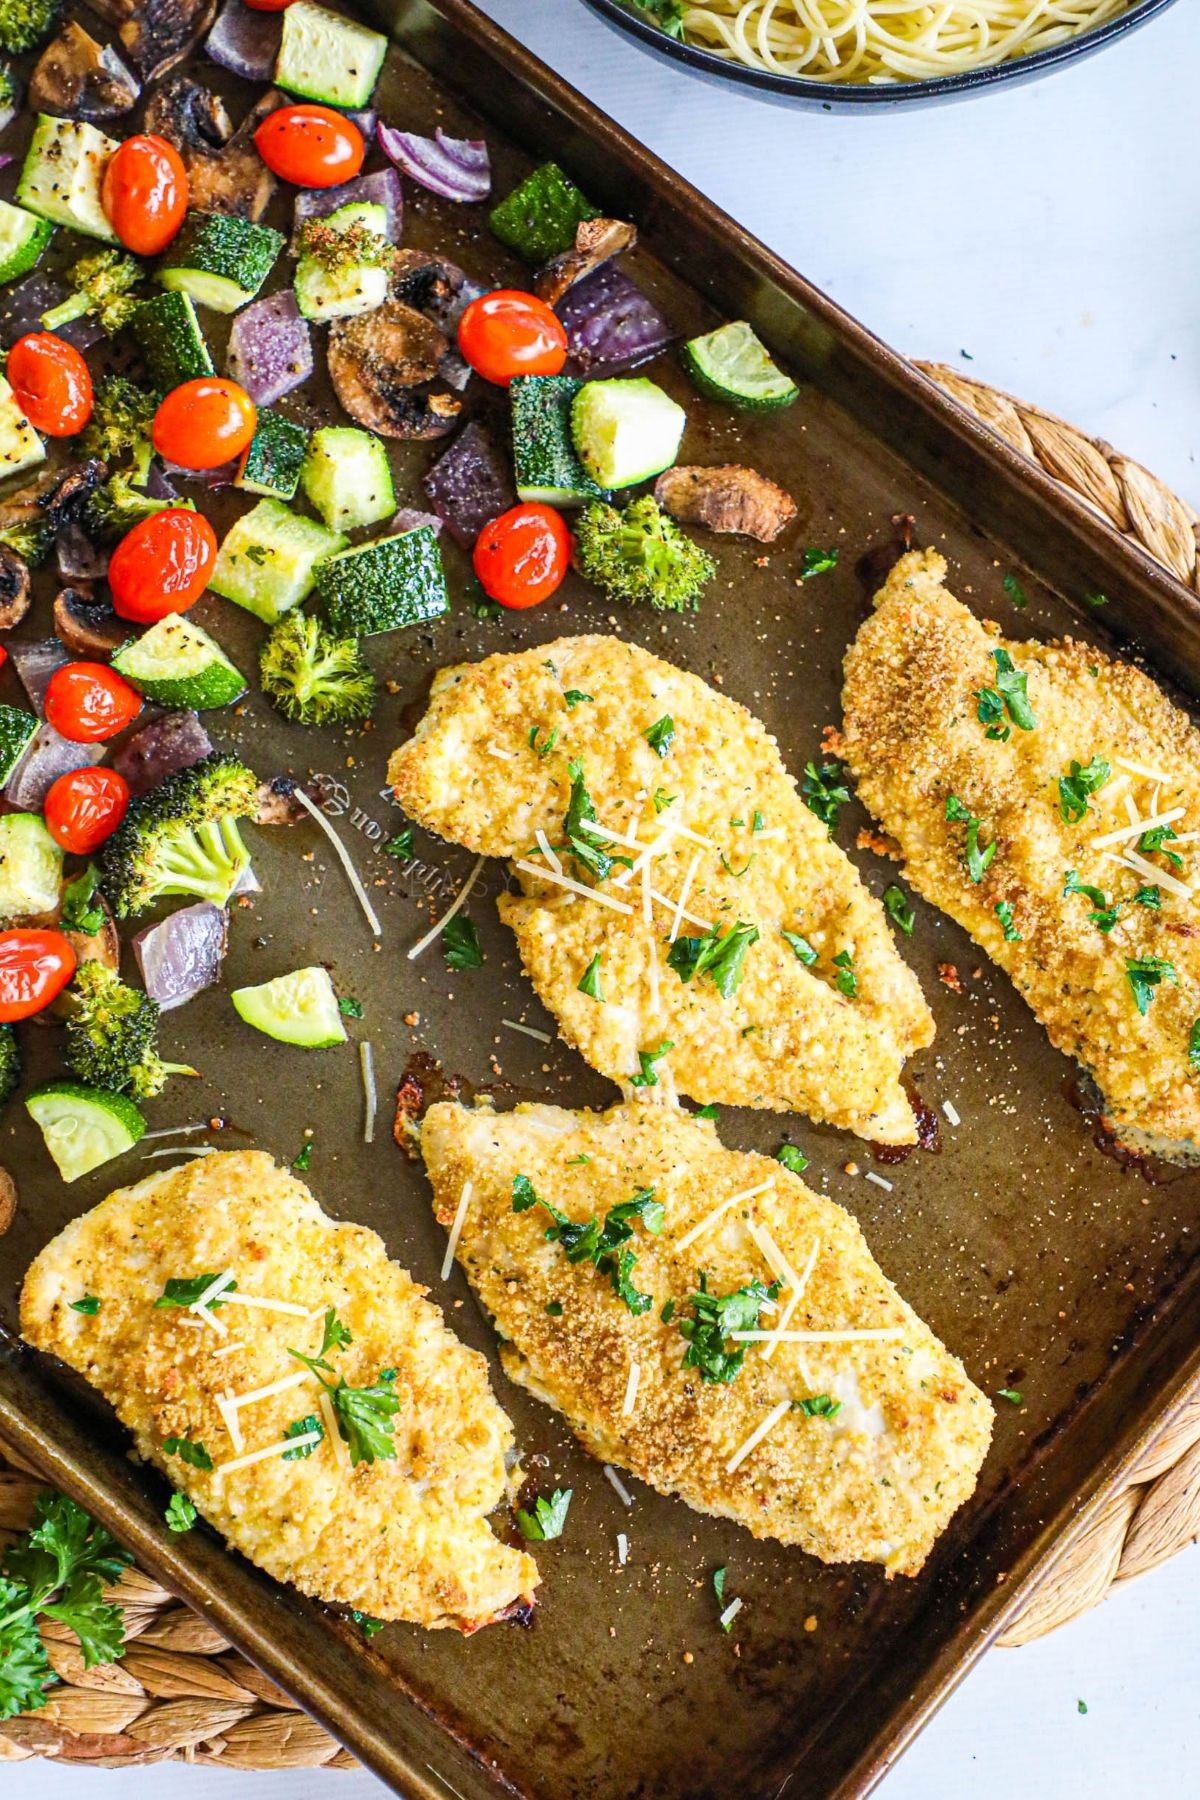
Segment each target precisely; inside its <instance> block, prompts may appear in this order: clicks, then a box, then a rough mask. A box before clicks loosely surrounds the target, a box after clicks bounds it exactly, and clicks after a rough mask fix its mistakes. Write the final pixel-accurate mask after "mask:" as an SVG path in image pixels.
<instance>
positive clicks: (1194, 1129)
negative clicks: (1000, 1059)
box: [844, 551, 1200, 1161]
mask: <svg viewBox="0 0 1200 1800" xmlns="http://www.w3.org/2000/svg"><path fill="white" fill-rule="evenodd" d="M945 571H946V565H945V562H944V561H943V559H942V558H941V557H940V556H938V555H936V554H935V553H933V552H925V553H921V552H916V551H914V552H912V553H910V554H909V555H907V556H904V557H902V558H901V559H900V561H899V562H898V563H897V564H896V567H895V568H894V569H893V570H892V573H891V575H890V576H889V577H888V580H887V583H886V585H885V586H884V588H883V590H882V591H881V592H880V594H879V595H878V596H877V598H876V602H875V612H874V614H873V616H872V617H871V618H870V619H869V620H868V621H867V623H866V624H865V625H864V626H863V627H862V629H861V631H860V632H859V634H858V637H857V638H856V640H855V642H854V644H853V645H852V647H851V649H850V652H849V654H848V656H847V658H846V685H845V696H844V698H845V709H846V726H845V754H846V758H847V760H848V762H849V765H850V768H851V770H852V772H853V774H854V777H855V779H856V781H857V784H858V793H859V796H860V798H861V799H862V801H863V803H864V805H866V806H867V807H868V809H869V810H870V811H871V812H872V813H873V814H874V815H875V817H876V818H877V819H878V820H879V823H880V825H881V826H882V828H883V830H884V831H885V832H886V833H887V834H888V836H889V837H890V838H892V839H893V840H894V841H895V843H896V844H897V845H898V846H899V849H900V852H901V854H902V856H903V858H904V864H905V875H906V877H907V879H908V880H909V881H910V882H911V883H912V885H913V886H914V887H915V888H916V889H917V891H918V892H919V893H921V894H923V895H924V896H925V898H926V899H927V900H929V901H930V902H931V903H932V904H933V905H934V906H937V907H940V908H941V910H942V911H943V912H946V913H949V914H950V916H951V917H952V918H954V919H956V920H957V921H958V923H959V924H960V925H962V926H964V927H965V928H966V930H968V931H969V932H970V933H971V936H972V937H973V938H974V939H975V940H976V942H977V943H979V944H981V945H982V946H983V948H984V949H985V950H986V951H987V953H988V955H989V956H990V957H991V958H992V959H993V961H995V962H997V963H998V964H999V965H1000V967H1001V968H1002V969H1004V970H1005V971H1006V972H1007V973H1008V974H1009V975H1010V976H1011V977H1012V979H1013V981H1014V982H1015V983H1016V986H1017V988H1018V990H1019V991H1020V993H1021V994H1022V995H1023V996H1024V997H1025V999H1026V1000H1027V1001H1028V1003H1029V1005H1030V1006H1031V1007H1032V1009H1033V1012H1034V1014H1035V1015H1036V1017H1037V1018H1038V1019H1039V1020H1040V1021H1041V1023H1042V1024H1043V1025H1044V1026H1045V1027H1046V1030H1047V1032H1048V1033H1049V1035H1050V1039H1051V1041H1052V1042H1053V1043H1054V1044H1055V1045H1056V1046H1057V1048H1058V1049H1060V1050H1063V1051H1065V1052H1066V1054H1067V1055H1068V1056H1073V1057H1075V1058H1076V1059H1077V1060H1078V1061H1079V1062H1080V1063H1082V1064H1083V1066H1084V1068H1085V1069H1086V1070H1088V1072H1089V1073H1090V1074H1091V1075H1092V1076H1093V1078H1094V1079H1095V1081H1096V1083H1097V1085H1098V1086H1099V1088H1100V1090H1101V1092H1102V1094H1103V1097H1104V1102H1105V1106H1106V1108H1107V1112H1108V1116H1109V1119H1110V1121H1111V1124H1112V1126H1113V1128H1114V1129H1115V1131H1116V1133H1117V1135H1118V1137H1119V1138H1120V1139H1121V1140H1122V1141H1123V1142H1124V1143H1125V1144H1127V1145H1129V1146H1130V1147H1132V1148H1134V1149H1138V1150H1142V1151H1153V1152H1155V1153H1156V1154H1158V1155H1161V1156H1165V1157H1169V1158H1172V1159H1174V1160H1179V1161H1194V1160H1196V1159H1197V1157H1200V919H1198V918H1197V903H1196V898H1195V890H1196V889H1197V887H1200V874H1198V871H1197V866H1196V863H1195V860H1194V858H1195V852H1196V850H1197V849H1198V848H1200V733H1198V732H1197V731H1196V729H1195V727H1194V726H1193V725H1192V724H1191V722H1190V721H1189V720H1188V718H1187V717H1186V716H1185V715H1184V714H1183V713H1182V712H1180V711H1179V710H1178V708H1176V707H1174V706H1172V705H1171V703H1170V701H1169V700H1168V699H1167V698H1166V696H1165V695H1164V694H1163V693H1162V691H1161V689H1160V688H1158V687H1157V686H1156V685H1155V683H1154V682H1153V681H1151V680H1150V678H1149V677H1148V676H1146V675H1144V674H1142V673H1141V671H1140V670H1138V669H1135V668H1132V667H1131V666H1130V665H1129V664H1128V663H1123V662H1118V661H1115V660H1114V659H1113V658H1111V657H1109V656H1106V655H1105V654H1104V653H1103V652H1102V651H1099V650H1097V649H1095V648H1094V647H1093V646H1091V645H1089V644H1082V643H1076V642H1074V641H1073V640H1071V639H1065V640H1063V641H1061V642H1057V643H1046V644H1039V643H1021V642H1017V641H1009V640H1007V639H1004V638H1002V637H1001V636H1000V635H999V631H998V629H997V628H996V627H994V626H986V625H983V624H981V623H980V622H979V621H978V620H977V619H976V618H975V617H974V616H973V614H972V613H970V612H969V611H968V610H967V608H966V607H965V606H963V605H961V604H960V602H959V601H957V600H956V599H955V598H954V597H953V595H952V594H950V593H949V591H948V590H947V588H946V587H945V585H944V577H945Z"/></svg>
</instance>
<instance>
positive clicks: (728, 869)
mask: <svg viewBox="0 0 1200 1800" xmlns="http://www.w3.org/2000/svg"><path fill="white" fill-rule="evenodd" d="M757 855H758V852H757V850H752V851H751V852H750V854H749V856H748V857H747V858H746V860H745V862H744V863H743V864H742V866H741V868H740V869H735V868H734V866H733V864H732V863H731V862H730V860H729V858H728V857H727V856H726V854H725V852H724V851H723V850H722V852H721V867H722V868H723V869H724V871H725V873H726V874H727V875H732V876H733V879H734V880H735V881H740V880H741V879H742V876H743V875H745V874H746V873H748V871H749V868H750V864H751V863H752V862H753V861H754V858H755V857H756V856H757Z"/></svg>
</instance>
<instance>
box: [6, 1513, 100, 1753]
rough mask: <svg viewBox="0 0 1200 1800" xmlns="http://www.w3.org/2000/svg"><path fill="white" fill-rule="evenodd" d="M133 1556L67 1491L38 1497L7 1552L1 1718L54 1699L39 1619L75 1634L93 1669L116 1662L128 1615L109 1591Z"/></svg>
mask: <svg viewBox="0 0 1200 1800" xmlns="http://www.w3.org/2000/svg"><path fill="white" fill-rule="evenodd" d="M129 1561H130V1558H129V1556H128V1554H127V1552H126V1551H124V1550H122V1549H120V1548H119V1547H118V1546H117V1545H116V1544H115V1543H114V1542H113V1540H112V1538H110V1537H109V1535H108V1533H107V1531H105V1530H104V1528H103V1527H102V1526H100V1525H95V1524H93V1523H92V1521H91V1519H89V1518H88V1516H87V1514H86V1513H85V1512H83V1511H82V1510H81V1508H79V1507H78V1506H76V1504H75V1502H74V1501H73V1500H68V1499H67V1497H66V1495H65V1494H53V1493H42V1494H39V1495H38V1498H37V1501H36V1504H35V1507H34V1516H33V1524H32V1526H31V1528H30V1530H29V1531H28V1532H26V1533H25V1534H24V1535H23V1536H22V1537H20V1538H18V1539H17V1541H16V1542H15V1543H14V1544H11V1545H10V1546H9V1548H8V1550H7V1551H6V1552H5V1554H4V1567H3V1574H0V1719H9V1718H12V1717H13V1715H14V1714H16V1713H19V1712H25V1711H35V1710H36V1709H37V1708H38V1707H40V1706H44V1705H45V1704H46V1701H47V1700H48V1699H49V1698H50V1692H49V1690H50V1689H51V1687H52V1686H53V1684H54V1682H55V1680H56V1679H57V1677H56V1676H55V1674H54V1671H53V1669H52V1668H51V1666H50V1661H49V1658H48V1657H47V1655H46V1649H45V1645H44V1644H43V1643H42V1639H41V1635H40V1633H39V1631H38V1621H39V1617H40V1618H42V1619H53V1620H55V1621H56V1623H58V1624H59V1625H66V1626H67V1627H68V1628H69V1629H70V1630H71V1631H73V1632H74V1633H75V1635H76V1637H77V1638H78V1639H79V1648H80V1650H81V1651H82V1652H83V1661H84V1666H85V1667H86V1668H94V1667H95V1666H96V1665H97V1664H98V1663H111V1662H115V1661H116V1660H117V1658H118V1657H119V1656H120V1655H121V1652H122V1641H121V1640H122V1628H123V1625H124V1619H123V1616H122V1613H121V1609H120V1607H119V1606H113V1605H111V1604H110V1603H109V1602H108V1601H106V1600H105V1599H104V1593H103V1590H104V1588H105V1586H108V1585H111V1584H112V1583H113V1582H115V1581H119V1580H120V1578H121V1572H122V1570H123V1569H124V1568H125V1566H126V1565H127V1564H128V1562H129Z"/></svg>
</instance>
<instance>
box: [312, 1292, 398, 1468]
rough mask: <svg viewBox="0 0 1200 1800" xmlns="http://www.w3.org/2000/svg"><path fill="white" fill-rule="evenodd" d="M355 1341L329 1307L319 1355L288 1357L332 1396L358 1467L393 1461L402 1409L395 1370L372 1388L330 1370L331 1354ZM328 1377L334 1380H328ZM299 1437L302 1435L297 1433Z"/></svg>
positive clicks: (341, 1429)
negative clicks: (396, 1421)
mask: <svg viewBox="0 0 1200 1800" xmlns="http://www.w3.org/2000/svg"><path fill="white" fill-rule="evenodd" d="M353 1342H354V1339H353V1337H352V1336H351V1334H350V1332H349V1331H348V1330H347V1328H346V1327H345V1326H344V1325H343V1324H342V1322H341V1320H340V1319H339V1318H338V1316H337V1313H336V1312H335V1311H334V1309H333V1307H332V1306H330V1307H328V1308H327V1309H326V1312H325V1323H324V1328H323V1330H322V1333H321V1348H320V1350H319V1351H318V1352H317V1354H316V1356H305V1355H304V1354H303V1352H302V1351H300V1350H292V1349H289V1350H288V1355H289V1356H293V1357H295V1359H296V1361H297V1362H299V1363H303V1364H304V1366H305V1368H306V1369H307V1370H308V1371H309V1372H310V1374H313V1375H315V1376H316V1377H317V1380H318V1381H319V1382H320V1383H321V1386H322V1387H323V1388H324V1389H325V1392H326V1393H327V1394H328V1395H329V1399H330V1402H331V1404H332V1406H333V1411H334V1416H335V1417H336V1419H337V1423H338V1432H339V1435H340V1436H341V1437H342V1438H343V1439H344V1440H345V1443H346V1445H347V1447H348V1449H349V1451H350V1466H351V1468H357V1467H358V1465H359V1463H360V1462H365V1463H373V1462H390V1461H391V1460H392V1459H393V1458H394V1457H395V1454H396V1446H395V1444H394V1442H393V1441H392V1432H393V1429H394V1426H393V1423H392V1421H393V1420H394V1418H395V1416H396V1414H397V1413H398V1412H399V1410H400V1402H399V1400H397V1398H396V1394H395V1382H396V1371H395V1369H381V1370H380V1371H379V1376H378V1379H377V1380H376V1381H375V1382H373V1383H372V1384H371V1385H370V1386H368V1387H360V1388H356V1387H350V1386H349V1385H348V1383H347V1382H346V1379H345V1377H344V1376H342V1375H338V1374H337V1372H336V1371H335V1370H334V1369H333V1368H331V1367H330V1365H329V1363H328V1361H327V1360H326V1358H327V1357H328V1355H329V1352H330V1351H331V1350H344V1349H345V1348H346V1346H347V1345H348V1344H352V1343H353ZM327 1375H328V1376H329V1377H331V1379H330V1380H328V1381H327V1380H326V1379H325V1377H326V1376H327ZM296 1435H297V1436H299V1435H300V1434H299V1433H298V1432H297V1433H296ZM284 1454H285V1455H286V1454H287V1452H285V1453H284Z"/></svg>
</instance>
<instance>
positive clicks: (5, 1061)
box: [0, 1025, 21, 1106]
mask: <svg viewBox="0 0 1200 1800" xmlns="http://www.w3.org/2000/svg"><path fill="white" fill-rule="evenodd" d="M20 1079H21V1047H20V1045H19V1044H18V1043H17V1034H16V1032H15V1031H14V1030H13V1028H12V1026H11V1025H0V1106H3V1105H4V1102H5V1101H6V1100H10V1099H11V1098H12V1095H13V1091H14V1089H15V1088H16V1085H17V1083H18V1081H20Z"/></svg>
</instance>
